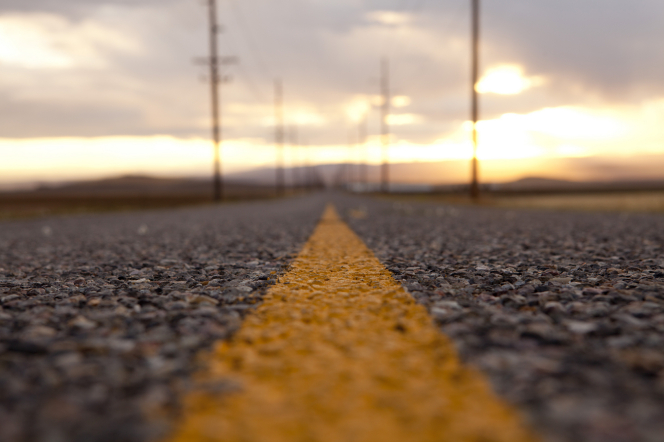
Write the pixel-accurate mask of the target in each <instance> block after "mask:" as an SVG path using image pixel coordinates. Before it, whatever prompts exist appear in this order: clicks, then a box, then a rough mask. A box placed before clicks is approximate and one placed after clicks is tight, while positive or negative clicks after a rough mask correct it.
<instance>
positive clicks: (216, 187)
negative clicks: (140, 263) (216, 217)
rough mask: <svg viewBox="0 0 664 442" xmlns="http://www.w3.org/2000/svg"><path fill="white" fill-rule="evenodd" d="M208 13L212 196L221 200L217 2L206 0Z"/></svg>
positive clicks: (222, 187)
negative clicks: (212, 147)
mask: <svg viewBox="0 0 664 442" xmlns="http://www.w3.org/2000/svg"><path fill="white" fill-rule="evenodd" d="M208 13H209V14H208V15H209V19H210V86H211V92H212V142H213V143H214V178H213V183H212V185H213V190H212V194H213V198H214V200H215V201H221V200H222V199H223V197H224V183H223V181H222V177H221V154H220V152H219V150H220V146H221V124H220V121H219V117H220V115H219V101H220V97H219V80H220V76H219V54H218V50H217V34H218V33H219V25H218V24H217V2H216V0H208Z"/></svg>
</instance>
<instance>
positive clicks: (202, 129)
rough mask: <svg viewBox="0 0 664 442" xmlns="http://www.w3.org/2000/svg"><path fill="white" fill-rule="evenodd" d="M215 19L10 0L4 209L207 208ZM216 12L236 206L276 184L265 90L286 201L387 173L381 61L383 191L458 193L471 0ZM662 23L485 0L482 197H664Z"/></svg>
mask: <svg viewBox="0 0 664 442" xmlns="http://www.w3.org/2000/svg"><path fill="white" fill-rule="evenodd" d="M207 7H208V3H207V1H200V0H31V1H29V2H26V1H25V0H2V1H1V2H0V190H2V191H3V197H2V198H4V199H3V201H4V204H5V205H4V206H3V207H5V208H6V207H9V206H11V205H12V204H14V205H16V204H19V203H20V202H21V201H24V200H26V199H29V198H33V200H32V202H33V203H35V204H36V201H38V200H39V201H41V203H40V204H44V202H45V201H50V200H53V198H54V195H55V193H54V192H55V190H54V189H57V191H58V192H60V194H59V195H60V197H63V195H64V194H65V193H66V194H67V195H70V196H71V195H75V196H76V195H77V196H76V198H79V199H80V198H82V195H85V197H86V198H88V197H90V198H92V199H94V196H95V195H100V194H104V193H106V194H107V197H108V195H111V194H113V195H116V196H117V195H124V194H131V193H134V194H135V193H136V192H138V193H140V194H141V196H142V197H143V196H150V195H152V196H154V195H157V194H159V195H162V196H163V195H168V196H169V197H172V198H175V199H174V200H173V201H175V200H177V199H178V198H181V199H182V201H191V200H192V198H194V199H195V198H200V200H201V201H203V200H206V199H209V194H210V191H209V183H210V180H211V174H212V159H213V148H212V144H211V141H210V92H209V89H210V87H209V80H210V78H209V75H208V68H207V67H206V66H205V65H200V63H199V64H197V63H195V61H196V60H197V59H200V57H206V56H208V55H209V47H208V25H209V24H208V16H207ZM217 7H218V18H219V22H220V24H221V31H222V32H220V34H219V36H218V40H219V53H220V55H221V56H224V57H237V59H236V60H234V63H229V64H224V65H222V67H221V68H222V71H223V72H222V78H223V79H224V81H223V82H222V84H221V110H222V118H221V120H222V127H223V144H222V149H221V151H222V170H223V175H224V181H225V183H226V185H227V193H228V195H231V196H232V195H236V196H238V195H239V196H242V195H244V196H248V195H259V194H260V195H263V194H268V193H269V192H270V191H269V189H272V188H273V186H274V180H275V170H274V168H275V164H277V163H276V162H277V158H278V157H277V155H278V150H277V149H276V148H275V135H274V134H275V124H276V122H277V120H276V118H275V107H274V100H275V98H274V90H273V83H274V80H275V79H276V78H279V79H281V80H282V82H283V114H284V127H283V133H284V150H283V159H284V161H283V164H284V167H285V168H286V170H285V180H286V184H287V185H288V186H290V188H291V189H293V188H298V187H304V186H305V185H322V184H326V185H333V184H344V185H346V186H347V187H349V188H351V189H354V190H372V189H373V187H372V184H371V183H377V182H378V181H379V167H378V166H379V164H380V163H381V161H382V158H383V157H382V153H381V139H380V122H381V113H380V112H381V103H382V101H381V100H382V96H381V72H380V60H381V58H382V57H386V58H387V59H389V69H390V70H389V86H390V101H389V102H390V114H389V116H388V117H387V122H388V123H389V129H390V135H389V151H388V158H389V162H390V164H391V166H390V181H391V187H390V189H391V190H392V191H395V192H398V191H401V192H407V191H410V192H435V191H455V190H456V191H461V190H462V189H464V186H467V183H468V182H469V180H470V159H471V157H472V155H473V147H472V142H471V127H472V124H471V123H470V121H469V119H470V66H471V62H470V60H471V39H470V32H471V31H470V24H471V21H470V8H471V4H470V0H436V1H434V0H279V1H275V0H218V5H217ZM662 17H664V3H662V2H661V1H658V0H640V1H639V2H634V1H632V0H584V1H583V2H579V1H576V0H557V1H555V2H552V1H549V0H484V1H483V2H482V4H481V64H480V80H479V83H478V85H477V90H478V92H479V93H480V103H481V107H480V122H479V124H478V132H479V145H478V151H477V155H478V158H479V160H480V168H479V174H480V182H481V183H482V184H483V189H484V191H485V192H488V191H493V192H510V191H512V192H528V191H556V192H563V191H571V190H574V191H579V190H582V191H597V190H607V189H608V190H610V191H630V192H631V191H636V190H638V191H643V190H647V191H649V192H655V191H657V192H660V191H661V190H662V189H664V144H663V140H664V124H662V122H663V121H664V45H663V44H662V42H664V26H662ZM361 164H367V165H368V167H367V168H366V169H363V168H362V167H361V166H360V165H361ZM363 171H366V174H365V175H363V174H364V173H365V172H363ZM365 179H366V180H367V181H368V184H367V183H365V181H364V180H365ZM137 189H139V190H140V191H139V190H137ZM49 192H50V193H49ZM63 192H64V193H63ZM36 193H37V194H39V195H38V196H35V195H36ZM28 194H30V195H32V196H30V197H29V195H28ZM651 196H652V195H651ZM40 198H41V199H40ZM63 198H64V197H63ZM107 199H108V198H107ZM148 199H149V198H148ZM153 199H154V198H153ZM118 201H119V200H118ZM141 201H142V202H141V203H140V204H142V205H145V204H148V203H147V202H146V201H147V199H144V200H141ZM173 201H171V203H172V202H173ZM178 201H179V200H178ZM107 202H108V201H107ZM118 204H120V203H119V202H118ZM169 204H170V203H169ZM0 206H2V205H1V204H0Z"/></svg>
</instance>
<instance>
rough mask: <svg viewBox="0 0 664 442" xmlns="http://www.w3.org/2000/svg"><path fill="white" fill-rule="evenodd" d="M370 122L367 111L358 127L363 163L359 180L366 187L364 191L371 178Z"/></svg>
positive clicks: (365, 189)
mask: <svg viewBox="0 0 664 442" xmlns="http://www.w3.org/2000/svg"><path fill="white" fill-rule="evenodd" d="M368 123H369V112H367V113H366V114H365V115H364V117H363V118H362V119H361V120H360V122H359V123H358V126H357V129H358V134H357V142H358V145H359V147H361V148H362V163H361V164H360V173H359V175H360V176H359V180H360V182H361V183H362V186H363V187H364V191H365V192H366V191H367V188H368V184H369V180H368V176H367V175H368V167H369V166H368V164H367V132H368V129H367V125H368Z"/></svg>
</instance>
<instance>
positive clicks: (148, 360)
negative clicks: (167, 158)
mask: <svg viewBox="0 0 664 442" xmlns="http://www.w3.org/2000/svg"><path fill="white" fill-rule="evenodd" d="M323 207H324V201H323V200H322V199H321V198H316V197H309V198H301V199H295V200H287V201H275V202H262V203H244V204H230V205H224V206H221V207H218V208H197V209H186V210H177V211H156V212H142V213H127V214H112V215H95V216H74V217H62V218H49V219H38V220H30V221H14V222H3V223H0V440H2V441H35V442H77V441H86V442H104V441H109V442H110V441H113V442H125V441H126V442H134V441H145V440H151V439H154V438H155V437H159V435H161V434H163V432H164V431H167V430H168V429H169V426H168V422H169V417H170V416H169V415H164V414H163V413H162V411H163V410H164V409H170V410H175V412H177V406H178V404H179V400H180V398H181V397H182V394H183V393H184V392H185V391H186V390H187V388H188V386H189V384H190V382H191V374H192V373H193V372H194V371H195V370H196V367H197V365H196V358H195V355H196V353H197V352H198V351H200V350H204V349H206V348H209V347H210V345H211V344H212V342H214V341H215V340H218V339H223V338H226V337H228V336H229V335H230V334H231V333H233V331H234V330H236V329H237V328H238V326H239V324H240V322H241V318H242V316H243V315H244V314H245V313H246V312H247V311H248V309H250V308H251V307H252V305H253V304H255V303H256V302H259V301H260V299H261V296H262V295H263V294H264V292H265V290H266V288H267V287H268V286H269V285H270V284H272V283H274V282H275V280H276V278H277V277H278V275H279V274H281V273H282V272H283V271H284V270H285V267H286V266H287V264H288V262H289V261H290V260H291V259H292V258H293V257H294V256H295V255H296V253H297V252H298V251H299V249H300V247H301V246H302V244H303V243H304V242H305V241H306V239H307V237H308V236H309V235H310V233H311V231H312V230H313V227H314V226H315V224H316V221H317V220H318V218H319V217H320V215H321V213H322V210H323ZM209 388H213V389H223V388H224V386H223V385H218V386H209Z"/></svg>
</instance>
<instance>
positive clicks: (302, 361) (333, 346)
mask: <svg viewBox="0 0 664 442" xmlns="http://www.w3.org/2000/svg"><path fill="white" fill-rule="evenodd" d="M206 364H207V367H208V368H207V371H206V372H205V374H204V375H203V379H202V380H204V381H218V382H222V383H223V384H224V385H226V386H227V388H226V389H225V390H226V391H225V392H221V393H217V394H214V393H210V392H204V391H200V392H196V393H191V394H190V395H189V396H188V397H187V398H186V401H185V409H184V413H183V417H182V420H181V422H180V423H179V424H178V425H177V427H176V430H175V432H174V434H173V435H172V437H171V438H170V439H169V440H170V441H172V442H185V441H243V442H253V441H265V442H268V441H269V442H287V441H288V442H292V441H298V442H299V441H302V442H304V441H307V442H309V441H311V442H314V441H315V442H319V441H320V442H325V441H334V442H374V441H375V442H392V441H394V442H396V441H399V442H404V441H418V442H419V441H446V442H457V441H460V442H461V441H464V442H465V441H468V442H503V441H504V442H521V441H524V442H525V441H535V440H536V438H535V437H534V436H532V434H531V432H530V431H529V430H528V429H527V428H526V427H525V426H524V425H523V424H522V423H521V421H520V419H519V416H518V415H517V413H516V412H515V411H514V410H513V409H512V408H510V407H509V406H508V405H507V404H505V403H504V402H502V401H501V400H500V399H498V398H497V397H496V396H495V394H494V393H493V392H492V390H491V388H490V387H489V384H488V383H487V381H486V380H485V379H484V378H483V377H482V376H481V375H480V374H479V373H478V372H477V371H475V370H472V369H470V368H468V367H465V366H463V365H461V364H460V362H459V359H458V358H457V355H456V352H455V350H454V347H453V344H452V343H451V342H450V341H449V339H448V338H446V337H445V336H444V335H443V334H441V333H440V332H439V331H438V330H437V329H436V328H435V326H434V325H433V323H432V321H431V319H430V317H429V315H428V314H427V312H426V310H425V309H424V307H422V306H421V305H418V304H417V303H415V301H414V299H413V298H412V297H411V296H410V295H409V294H408V293H406V292H405V291H404V290H403V288H401V286H400V285H399V284H398V283H397V282H396V281H395V280H394V279H393V278H392V276H391V275H390V273H389V272H388V271H387V270H386V269H385V268H384V267H383V266H382V265H381V264H380V262H379V261H378V260H377V259H376V257H375V256H374V255H373V253H372V252H371V251H370V250H369V249H368V248H367V247H366V246H365V245H364V244H363V243H362V241H361V240H360V239H359V238H358V237H357V236H356V235H355V234H354V233H353V232H352V231H351V230H350V228H348V226H347V225H346V224H345V223H343V221H341V220H340V219H339V217H338V216H337V214H336V212H335V211H334V208H332V207H331V206H329V207H328V208H327V209H326V210H325V213H324V215H323V217H322V219H321V221H320V223H319V225H318V226H317V227H316V229H315V231H314V233H313V235H312V236H311V238H310V239H309V241H308V242H307V244H306V245H305V246H304V248H303V249H302V251H301V252H300V254H299V256H298V257H297V259H296V260H295V261H294V262H293V264H292V266H291V269H290V270H289V272H288V273H287V274H286V275H285V276H284V277H283V278H282V279H281V281H280V282H279V283H278V284H276V285H275V286H273V287H272V288H271V289H270V290H269V291H268V293H267V295H266V296H265V299H264V302H263V304H261V305H260V306H259V307H258V308H257V309H256V311H255V312H254V313H253V314H251V315H249V316H248V317H247V318H246V319H245V321H244V323H243V326H242V327H241V329H240V330H239V331H238V333H237V334H236V335H235V336H234V337H233V338H232V339H231V340H230V341H228V342H222V343H219V344H218V345H217V346H216V348H215V349H214V351H213V352H211V353H210V354H209V355H208V356H207V360H206ZM222 390H223V389H222Z"/></svg>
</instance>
